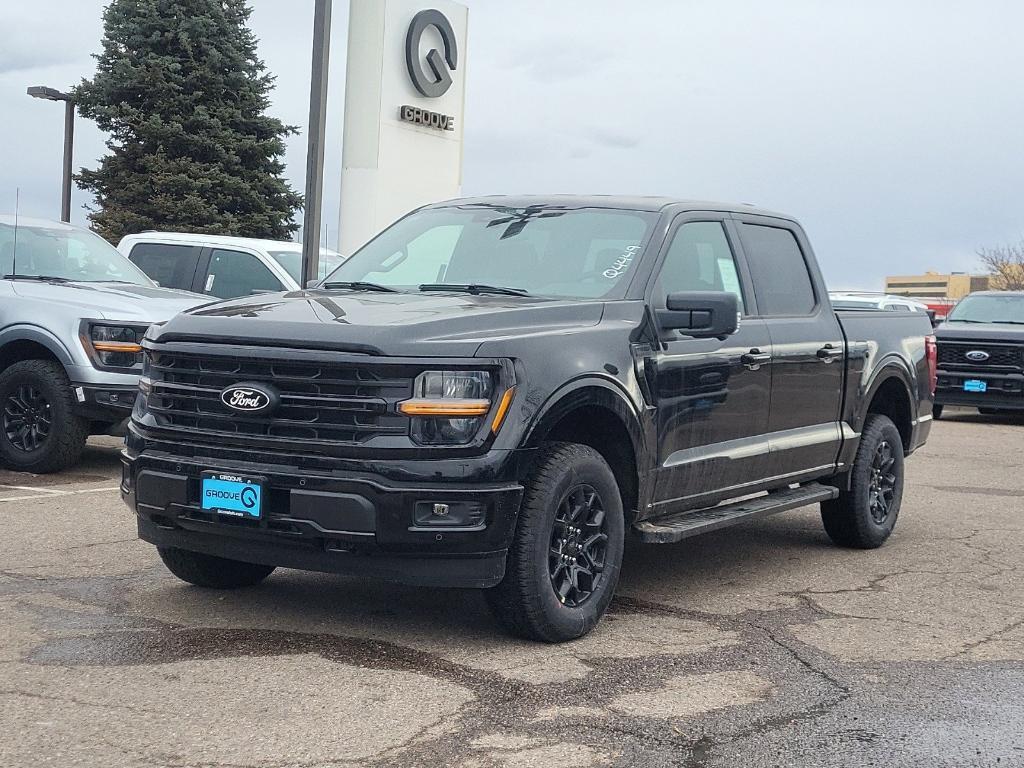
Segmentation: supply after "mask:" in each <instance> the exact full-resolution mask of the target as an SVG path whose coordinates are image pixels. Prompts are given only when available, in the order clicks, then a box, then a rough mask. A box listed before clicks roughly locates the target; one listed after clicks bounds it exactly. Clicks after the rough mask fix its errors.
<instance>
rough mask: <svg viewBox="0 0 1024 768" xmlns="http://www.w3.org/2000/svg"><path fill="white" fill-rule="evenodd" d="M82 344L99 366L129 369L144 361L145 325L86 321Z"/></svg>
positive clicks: (94, 362)
mask: <svg viewBox="0 0 1024 768" xmlns="http://www.w3.org/2000/svg"><path fill="white" fill-rule="evenodd" d="M83 325H85V326H86V327H84V328H83V329H82V331H83V332H82V344H83V345H85V349H86V351H87V352H88V353H89V357H91V358H92V361H93V364H94V365H95V366H96V367H97V368H118V369H122V370H129V369H132V368H135V367H136V366H137V365H139V364H141V363H142V344H141V342H142V337H143V336H145V335H146V329H147V328H148V327H149V326H145V325H111V324H107V323H84V324H83Z"/></svg>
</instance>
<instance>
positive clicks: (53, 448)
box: [0, 360, 89, 474]
mask: <svg viewBox="0 0 1024 768" xmlns="http://www.w3.org/2000/svg"><path fill="white" fill-rule="evenodd" d="M24 392H31V393H34V397H33V403H32V411H33V416H32V418H33V419H35V420H36V421H37V422H38V423H43V422H45V423H46V424H47V428H48V433H47V434H46V436H45V437H44V438H43V439H42V440H41V442H40V443H39V445H38V446H36V447H34V448H30V449H26V447H25V446H24V445H22V446H19V445H18V444H16V442H15V441H16V440H17V439H18V437H17V434H16V433H15V435H14V437H12V436H11V435H9V434H8V425H9V424H11V423H12V422H11V421H10V419H11V417H12V416H14V415H17V413H18V412H20V411H21V410H22V405H24V403H23V402H22V401H23V399H24V398H22V397H21V393H24ZM11 398H14V400H13V401H12V399H11ZM11 429H14V427H13V426H12V427H11ZM88 436H89V422H88V421H86V420H85V419H83V418H81V417H80V416H77V415H76V414H75V399H74V395H73V393H72V388H71V382H70V380H69V379H68V375H67V373H65V371H64V367H63V366H62V365H61V364H60V363H58V362H56V361H54V360H22V361H20V362H17V363H13V364H12V365H9V366H8V367H7V368H5V369H4V371H3V373H0V463H2V464H3V465H4V466H5V467H7V468H9V469H14V470H17V471H19V472H35V473H37V474H46V473H49V472H59V471H61V470H62V469H67V468H68V467H70V466H72V465H74V464H76V463H78V460H79V459H80V458H81V456H82V450H83V449H84V448H85V441H86V438H88ZM22 439H23V438H22Z"/></svg>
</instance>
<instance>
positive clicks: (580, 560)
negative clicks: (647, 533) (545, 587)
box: [548, 484, 608, 608]
mask: <svg viewBox="0 0 1024 768" xmlns="http://www.w3.org/2000/svg"><path fill="white" fill-rule="evenodd" d="M605 523H606V515H605V510H604V504H603V502H602V501H601V495H600V494H599V493H598V492H597V491H596V490H595V489H594V487H593V486H590V485H586V484H580V485H577V486H574V487H573V488H571V489H570V490H569V491H568V492H567V493H566V494H565V496H564V497H563V498H562V501H561V502H560V503H559V505H558V511H557V512H556V513H555V521H554V525H553V526H552V529H551V550H550V555H549V557H548V564H549V565H548V567H549V571H550V575H551V587H552V588H553V589H554V590H555V594H556V595H557V596H558V599H559V601H560V602H561V603H562V604H563V605H566V606H569V607H570V608H576V607H579V606H581V605H583V604H584V603H585V602H586V601H587V600H589V599H590V598H591V597H592V596H593V594H594V592H595V591H596V590H597V589H599V588H600V586H601V581H602V579H603V578H604V569H605V555H606V554H607V551H608V532H607V531H606V530H605Z"/></svg>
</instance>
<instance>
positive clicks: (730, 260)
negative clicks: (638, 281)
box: [655, 221, 743, 313]
mask: <svg viewBox="0 0 1024 768" xmlns="http://www.w3.org/2000/svg"><path fill="white" fill-rule="evenodd" d="M680 291H726V292H727V293H732V294H735V296H736V300H737V303H738V305H739V309H740V312H741V313H742V312H743V290H742V288H741V287H740V278H739V272H738V271H737V269H736V260H735V258H734V257H733V253H732V248H730V247H729V239H728V238H727V237H726V235H725V228H724V227H723V226H722V223H721V222H719V221H691V222H688V223H686V224H683V226H681V227H680V228H679V229H678V230H676V233H675V235H674V236H673V238H672V244H671V245H670V246H669V249H668V253H667V254H666V256H665V262H664V263H663V264H662V265H661V272H660V273H659V274H658V281H657V283H656V285H655V301H656V302H657V304H658V306H662V307H663V306H665V299H666V297H667V296H668V295H669V294H670V293H678V292H680Z"/></svg>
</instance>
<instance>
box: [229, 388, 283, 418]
mask: <svg viewBox="0 0 1024 768" xmlns="http://www.w3.org/2000/svg"><path fill="white" fill-rule="evenodd" d="M220 399H221V402H223V403H224V405H226V406H227V407H228V408H231V409H232V410H235V411H242V412H243V413H266V412H267V411H269V410H271V409H272V408H274V407H275V406H276V405H277V403H278V401H279V399H280V398H279V397H278V394H277V392H275V391H273V390H272V389H270V388H269V387H265V386H263V385H261V384H234V385H232V386H230V387H227V388H226V389H224V390H222V391H221V393H220Z"/></svg>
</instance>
